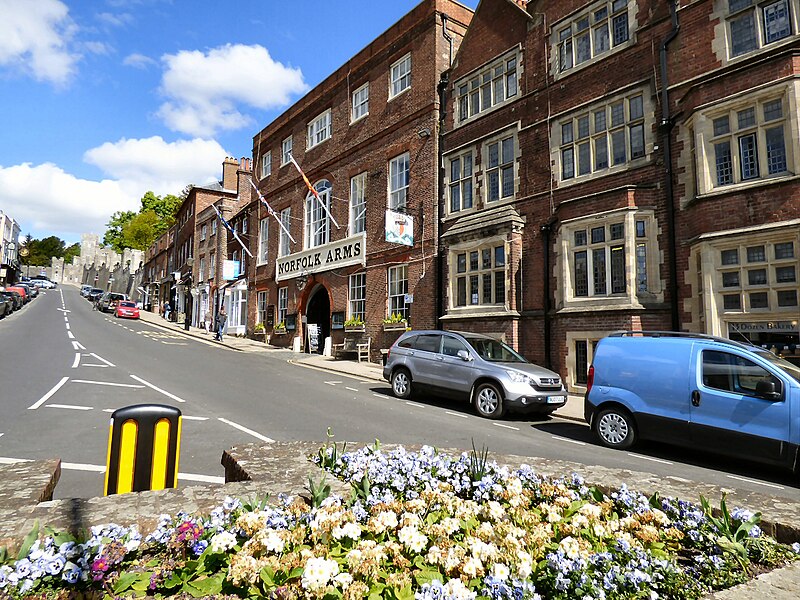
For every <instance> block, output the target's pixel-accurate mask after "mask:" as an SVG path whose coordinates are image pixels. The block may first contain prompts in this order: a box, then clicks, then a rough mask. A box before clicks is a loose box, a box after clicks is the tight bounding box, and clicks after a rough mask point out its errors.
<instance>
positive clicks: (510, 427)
mask: <svg viewBox="0 0 800 600" xmlns="http://www.w3.org/2000/svg"><path fill="white" fill-rule="evenodd" d="M492 425H494V426H495V427H502V428H503V429H513V430H514V431H519V427H512V426H511V425H503V424H502V423H492Z"/></svg>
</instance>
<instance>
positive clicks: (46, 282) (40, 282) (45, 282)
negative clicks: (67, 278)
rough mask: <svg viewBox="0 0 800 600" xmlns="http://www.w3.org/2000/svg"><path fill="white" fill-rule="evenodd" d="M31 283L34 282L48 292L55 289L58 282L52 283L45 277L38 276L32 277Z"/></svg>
mask: <svg viewBox="0 0 800 600" xmlns="http://www.w3.org/2000/svg"><path fill="white" fill-rule="evenodd" d="M31 281H33V282H34V283H35V284H36V285H39V286H40V287H43V288H45V289H48V290H51V289H53V288H54V287H56V285H57V284H56V282H54V281H50V280H49V279H48V278H47V277H46V276H45V275H36V276H34V277H31Z"/></svg>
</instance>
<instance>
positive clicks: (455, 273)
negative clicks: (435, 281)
mask: <svg viewBox="0 0 800 600" xmlns="http://www.w3.org/2000/svg"><path fill="white" fill-rule="evenodd" d="M497 248H503V260H504V264H503V265H501V266H499V267H498V266H497V264H496V260H495V259H496V254H495V252H496V249H497ZM487 250H488V251H489V259H490V265H489V266H488V267H484V264H483V258H484V256H483V253H484V251H487ZM473 253H474V254H476V256H477V268H475V269H473V268H471V266H472V265H471V257H472V254H473ZM509 253H510V242H509V241H508V239H507V237H506V236H505V235H495V236H492V237H487V238H482V239H480V240H477V241H476V240H471V241H465V242H461V243H458V244H454V245H452V246H451V247H450V248H449V249H448V273H447V278H448V281H447V287H448V311H447V312H448V314H449V315H465V314H466V315H471V314H476V313H486V312H487V311H488V312H492V313H497V312H507V311H509V306H510V300H511V298H510V293H511V285H510V278H509V269H510V266H509V264H510V261H509ZM462 255H463V256H464V269H463V270H461V265H460V263H459V257H460V256H462ZM500 273H502V278H501V280H502V284H503V301H502V302H496V301H495V300H496V291H497V276H498V274H500ZM484 275H490V276H491V277H492V282H491V288H490V289H491V292H490V293H491V298H490V299H491V300H492V301H490V302H487V303H484V302H483V300H484V297H485V289H484V277H483V276H484ZM472 277H476V278H477V286H478V302H476V303H473V302H471V298H470V294H471V286H472V283H471V278H472ZM459 280H463V281H464V300H465V303H464V304H460V303H459V302H460V300H459V295H460V294H459Z"/></svg>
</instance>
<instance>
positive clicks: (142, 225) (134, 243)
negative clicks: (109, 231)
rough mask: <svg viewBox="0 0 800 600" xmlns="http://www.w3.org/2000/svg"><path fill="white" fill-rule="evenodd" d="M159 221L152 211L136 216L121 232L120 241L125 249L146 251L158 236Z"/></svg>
mask: <svg viewBox="0 0 800 600" xmlns="http://www.w3.org/2000/svg"><path fill="white" fill-rule="evenodd" d="M159 224H160V219H159V218H158V215H157V214H156V213H155V212H154V211H152V210H145V211H143V212H140V213H139V214H138V215H136V216H135V217H134V218H133V219H131V220H130V222H129V223H128V224H127V225H125V227H124V228H123V230H122V239H123V243H124V244H125V247H126V248H134V249H136V250H147V248H148V247H149V246H150V244H152V243H153V242H154V241H155V240H156V238H158V236H159V234H158V233H157V232H158V227H159Z"/></svg>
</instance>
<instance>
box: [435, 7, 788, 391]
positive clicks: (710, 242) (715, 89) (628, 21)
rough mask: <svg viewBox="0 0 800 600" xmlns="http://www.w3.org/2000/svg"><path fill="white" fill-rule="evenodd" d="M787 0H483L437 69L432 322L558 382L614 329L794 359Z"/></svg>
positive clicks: (581, 372) (575, 375)
mask: <svg viewBox="0 0 800 600" xmlns="http://www.w3.org/2000/svg"><path fill="white" fill-rule="evenodd" d="M798 8H800V7H798V3H797V2H794V1H793V0H778V1H777V2H754V1H749V0H700V1H696V2H691V3H688V4H685V5H683V6H680V7H678V6H677V2H661V1H656V0H596V1H594V2H585V1H578V0H573V1H565V2H558V3H548V2H541V1H536V0H534V1H531V2H524V1H511V0H484V1H483V2H481V4H480V5H479V7H478V10H477V11H476V14H475V16H474V18H473V20H472V24H471V25H470V28H469V30H468V31H467V34H466V36H465V38H464V41H463V43H462V44H461V47H460V49H459V52H458V54H457V56H456V60H455V62H454V64H453V68H452V70H451V71H450V73H449V79H448V85H447V94H448V96H447V100H446V107H447V111H446V118H445V124H444V125H445V126H444V142H443V161H442V166H443V168H444V186H443V188H442V191H443V194H442V202H441V206H442V260H443V268H442V274H443V283H442V287H441V289H440V294H441V298H442V299H443V304H444V307H443V313H444V314H443V317H442V322H443V324H444V326H446V327H447V328H452V329H466V330H472V331H482V332H486V333H492V334H495V335H498V336H500V337H503V338H505V339H506V340H507V341H508V342H510V343H511V344H512V345H514V346H515V347H517V348H518V349H519V350H520V351H521V352H522V353H523V354H525V355H526V356H527V357H528V358H529V359H531V360H533V361H534V362H539V363H541V364H546V365H549V366H551V367H552V368H554V369H555V370H557V371H559V372H561V374H562V375H563V376H564V378H565V381H566V382H567V384H568V387H569V388H570V390H571V391H573V392H580V391H582V390H583V389H585V383H586V372H587V368H588V365H589V364H591V360H592V349H593V346H594V344H596V342H597V341H598V340H599V339H600V338H601V337H603V336H605V335H607V334H608V333H610V332H612V331H614V330H631V329H634V330H635V329H651V330H653V329H654V330H689V331H698V332H705V333H710V334H715V335H723V336H726V337H727V336H729V337H732V338H734V339H741V337H747V338H748V339H750V340H752V341H754V342H756V343H759V344H763V345H768V346H770V347H774V348H775V349H776V350H778V351H780V352H783V353H784V354H785V355H787V356H789V357H792V358H794V357H797V353H798V350H797V346H798V342H799V340H798V324H797V322H798V314H799V313H798V308H797V294H798V284H797V271H798V263H797V260H798V252H800V246H798V244H799V243H800V242H799V241H798V232H799V231H800V229H799V228H798V218H799V217H800V195H799V194H798V189H797V187H796V186H797V181H796V176H795V173H797V169H796V165H795V164H794V161H795V158H794V157H796V156H797V149H796V146H797V144H798V139H800V138H799V137H798V133H797V122H798V105H797V103H796V102H795V99H794V96H795V90H796V87H797V75H798V71H797V68H798V63H797V60H796V58H795V54H796V52H797V48H798V34H799V33H800V30H799V29H798V18H799V14H798Z"/></svg>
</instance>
